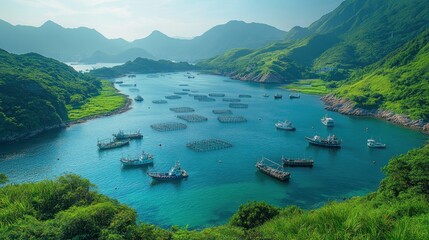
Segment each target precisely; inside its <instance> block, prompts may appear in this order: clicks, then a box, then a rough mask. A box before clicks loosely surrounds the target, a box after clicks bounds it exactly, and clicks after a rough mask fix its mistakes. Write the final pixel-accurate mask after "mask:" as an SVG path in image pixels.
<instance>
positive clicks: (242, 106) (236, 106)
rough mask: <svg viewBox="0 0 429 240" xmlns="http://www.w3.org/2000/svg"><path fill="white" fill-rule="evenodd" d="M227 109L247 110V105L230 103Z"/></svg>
mask: <svg viewBox="0 0 429 240" xmlns="http://www.w3.org/2000/svg"><path fill="white" fill-rule="evenodd" d="M229 107H230V108H248V107H249V105H248V104H245V103H230V104H229Z"/></svg>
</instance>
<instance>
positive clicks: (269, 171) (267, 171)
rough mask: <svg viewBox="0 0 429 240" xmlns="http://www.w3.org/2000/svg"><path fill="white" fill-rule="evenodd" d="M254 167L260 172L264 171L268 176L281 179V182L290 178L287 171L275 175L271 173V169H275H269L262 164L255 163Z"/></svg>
mask: <svg viewBox="0 0 429 240" xmlns="http://www.w3.org/2000/svg"><path fill="white" fill-rule="evenodd" d="M256 168H257V169H258V170H259V171H260V172H262V173H264V174H266V175H268V176H270V177H272V178H275V179H277V180H279V181H282V182H285V181H288V180H289V179H290V174H289V173H286V174H284V175H281V176H279V175H275V174H273V171H275V170H270V168H269V167H264V166H262V165H260V164H256Z"/></svg>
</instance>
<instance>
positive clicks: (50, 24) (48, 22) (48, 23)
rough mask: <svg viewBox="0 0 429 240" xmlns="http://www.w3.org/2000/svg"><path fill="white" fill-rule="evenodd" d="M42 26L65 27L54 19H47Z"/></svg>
mask: <svg viewBox="0 0 429 240" xmlns="http://www.w3.org/2000/svg"><path fill="white" fill-rule="evenodd" d="M40 27H41V28H63V27H62V26H61V25H59V24H57V23H55V22H53V21H51V20H48V21H46V22H45V23H44V24H43V25H42V26H40Z"/></svg>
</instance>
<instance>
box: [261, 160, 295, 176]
mask: <svg viewBox="0 0 429 240" xmlns="http://www.w3.org/2000/svg"><path fill="white" fill-rule="evenodd" d="M255 166H256V168H257V169H258V170H259V171H261V172H263V173H265V174H267V175H268V176H270V177H273V178H275V179H277V180H280V181H287V180H289V178H290V173H288V172H285V171H284V169H283V166H282V165H280V164H278V163H276V162H273V161H271V160H270V159H268V158H265V157H262V159H261V160H260V161H258V162H257V163H256V165H255Z"/></svg>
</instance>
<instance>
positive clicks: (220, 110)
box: [212, 109, 232, 114]
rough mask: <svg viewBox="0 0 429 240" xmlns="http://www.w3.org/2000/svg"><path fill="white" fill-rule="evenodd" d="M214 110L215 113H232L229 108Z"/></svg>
mask: <svg viewBox="0 0 429 240" xmlns="http://www.w3.org/2000/svg"><path fill="white" fill-rule="evenodd" d="M212 112H213V113H214V114H232V111H231V110H229V109H214V110H213V111H212Z"/></svg>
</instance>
